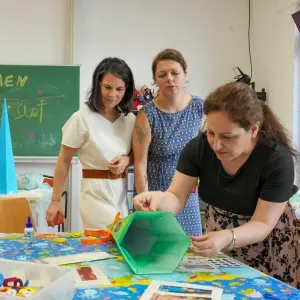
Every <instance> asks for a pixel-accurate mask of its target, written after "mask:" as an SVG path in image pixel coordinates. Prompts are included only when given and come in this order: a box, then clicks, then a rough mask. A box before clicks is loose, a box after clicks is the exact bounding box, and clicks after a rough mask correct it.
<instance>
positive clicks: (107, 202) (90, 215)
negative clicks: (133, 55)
mask: <svg viewBox="0 0 300 300" xmlns="http://www.w3.org/2000/svg"><path fill="white" fill-rule="evenodd" d="M133 91H134V79H133V75H132V71H131V69H130V68H129V67H128V65H127V64H126V63H125V62H124V61H123V60H121V59H119V58H106V59H104V60H103V61H101V62H100V64H99V65H98V66H97V67H96V69H95V71H94V74H93V82H92V86H91V91H90V94H89V97H88V101H87V102H86V105H85V106H84V107H83V108H81V109H80V110H79V111H77V112H75V113H74V114H73V115H72V116H71V118H70V119H69V120H68V121H67V122H66V124H65V125H64V126H63V128H62V132H63V138H62V147H61V150H60V153H59V157H58V161H57V164H56V168H55V173H54V187H53V196H52V201H51V204H50V205H49V208H48V210H47V222H48V225H50V226H53V225H54V220H55V219H56V218H59V217H61V216H62V211H63V210H62V206H61V202H60V201H61V194H62V192H63V186H64V183H65V180H66V177H67V174H68V170H69V167H70V163H71V160H72V157H73V156H74V155H75V153H77V154H78V158H79V160H80V162H81V164H82V168H83V170H82V175H83V176H82V177H83V179H82V183H81V194H80V200H79V212H80V216H81V219H82V223H83V227H84V228H105V227H107V226H108V225H110V224H111V223H112V222H113V220H114V217H115V215H116V214H117V213H118V212H120V213H121V216H126V215H128V201H127V189H126V178H125V170H126V168H127V167H128V166H129V165H131V164H132V155H131V137H132V131H133V127H134V123H135V116H134V115H133V114H132V113H131V112H130V111H131V103H132V95H133Z"/></svg>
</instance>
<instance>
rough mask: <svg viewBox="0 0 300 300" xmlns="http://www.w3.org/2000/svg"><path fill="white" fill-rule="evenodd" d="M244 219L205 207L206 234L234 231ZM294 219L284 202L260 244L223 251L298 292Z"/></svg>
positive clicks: (299, 266) (299, 263)
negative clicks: (279, 215)
mask: <svg viewBox="0 0 300 300" xmlns="http://www.w3.org/2000/svg"><path fill="white" fill-rule="evenodd" d="M250 218H251V217H245V216H241V215H237V214H234V213H230V212H228V211H225V210H222V209H219V208H217V207H214V206H212V205H208V206H207V208H206V231H207V232H208V231H217V230H222V229H228V228H235V227H238V226H241V225H243V224H245V223H247V222H248V221H249V220H250ZM296 225H297V219H296V216H295V213H294V210H293V208H292V207H291V205H290V203H289V202H288V203H287V205H286V208H285V210H284V212H283V214H282V215H281V217H280V219H279V221H278V223H277V225H276V226H275V228H274V229H273V230H272V232H271V233H270V234H269V236H268V237H267V238H266V239H265V240H264V241H262V242H259V243H256V244H252V245H248V246H245V247H241V248H236V249H234V250H231V251H227V250H224V251H223V252H224V253H225V254H227V255H229V256H231V257H233V258H234V259H236V260H238V261H240V262H242V263H244V264H246V265H249V266H250V267H252V268H255V269H257V270H259V271H261V272H263V273H265V274H268V275H270V276H273V277H274V278H276V279H278V280H281V281H283V282H285V283H287V284H289V285H291V286H293V287H295V288H298V289H300V253H299V250H300V249H299V248H300V247H299V245H300V243H299V241H298V236H297V226H296Z"/></svg>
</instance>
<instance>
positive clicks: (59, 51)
mask: <svg viewBox="0 0 300 300" xmlns="http://www.w3.org/2000/svg"><path fill="white" fill-rule="evenodd" d="M70 3H71V1H70V0H63V1H61V0H51V1H49V0H26V1H19V0H9V1H6V0H0V37H1V38H0V44H1V47H0V60H1V64H49V65H62V64H68V63H69V51H70V47H69V44H70V43H69V32H70Z"/></svg>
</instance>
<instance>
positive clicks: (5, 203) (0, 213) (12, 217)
mask: <svg viewBox="0 0 300 300" xmlns="http://www.w3.org/2000/svg"><path fill="white" fill-rule="evenodd" d="M28 216H30V217H31V220H32V223H33V227H34V229H36V228H35V225H34V219H33V218H32V213H31V210H30V206H29V202H28V200H27V199H26V198H6V199H1V200H0V232H2V233H23V232H24V228H25V226H26V222H27V217H28Z"/></svg>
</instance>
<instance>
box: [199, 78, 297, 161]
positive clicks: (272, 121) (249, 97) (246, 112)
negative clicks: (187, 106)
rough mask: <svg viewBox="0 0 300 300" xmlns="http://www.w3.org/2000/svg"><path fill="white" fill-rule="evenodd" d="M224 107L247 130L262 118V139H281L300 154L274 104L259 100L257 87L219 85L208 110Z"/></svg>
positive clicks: (207, 103) (210, 98)
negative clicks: (270, 104)
mask: <svg viewBox="0 0 300 300" xmlns="http://www.w3.org/2000/svg"><path fill="white" fill-rule="evenodd" d="M213 111H223V112H226V113H227V114H228V116H229V118H230V119H231V120H232V121H233V122H235V123H238V124H239V125H240V126H241V127H242V128H244V129H245V130H250V128H251V127H252V125H253V124H255V123H256V122H259V124H260V128H259V133H258V136H259V139H260V140H262V141H278V142H280V143H281V144H282V145H284V146H285V147H286V148H287V149H288V151H289V152H290V153H291V154H292V155H293V156H294V157H298V152H297V151H296V150H295V149H294V148H293V147H292V145H291V140H290V137H289V135H288V133H287V130H286V129H285V128H284V127H283V125H282V124H281V123H280V121H279V119H278V118H277V117H276V116H275V114H274V113H273V112H272V110H271V109H270V107H269V106H268V105H266V104H265V103H264V102H263V101H261V100H259V99H258V98H257V96H256V93H255V91H254V90H253V89H252V88H251V87H250V86H249V85H247V84H245V83H241V82H230V83H227V84H224V85H222V86H220V87H218V88H217V89H215V90H214V91H213V92H212V93H211V94H210V95H209V96H208V97H207V98H206V100H205V102H204V113H205V114H206V115H207V114H208V113H209V112H213Z"/></svg>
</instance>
